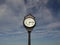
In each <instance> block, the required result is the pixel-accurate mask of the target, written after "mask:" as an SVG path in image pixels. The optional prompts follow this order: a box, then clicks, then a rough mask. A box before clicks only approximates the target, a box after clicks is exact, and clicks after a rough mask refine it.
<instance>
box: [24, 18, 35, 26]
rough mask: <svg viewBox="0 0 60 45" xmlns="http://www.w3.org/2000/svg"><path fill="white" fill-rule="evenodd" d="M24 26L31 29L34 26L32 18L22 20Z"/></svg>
mask: <svg viewBox="0 0 60 45" xmlns="http://www.w3.org/2000/svg"><path fill="white" fill-rule="evenodd" d="M24 25H25V26H27V27H33V26H34V25H35V20H34V19H32V18H27V19H25V20H24Z"/></svg>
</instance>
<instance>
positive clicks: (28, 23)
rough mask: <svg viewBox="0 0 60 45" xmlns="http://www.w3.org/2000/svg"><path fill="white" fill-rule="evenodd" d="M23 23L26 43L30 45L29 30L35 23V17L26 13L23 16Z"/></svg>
mask: <svg viewBox="0 0 60 45" xmlns="http://www.w3.org/2000/svg"><path fill="white" fill-rule="evenodd" d="M23 25H24V27H25V28H26V30H27V32H28V45H31V31H32V30H33V28H34V27H35V25H36V21H35V17H34V16H32V14H28V15H27V16H25V17H24V20H23Z"/></svg>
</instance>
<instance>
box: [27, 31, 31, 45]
mask: <svg viewBox="0 0 60 45" xmlns="http://www.w3.org/2000/svg"><path fill="white" fill-rule="evenodd" d="M28 45H31V31H28Z"/></svg>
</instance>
